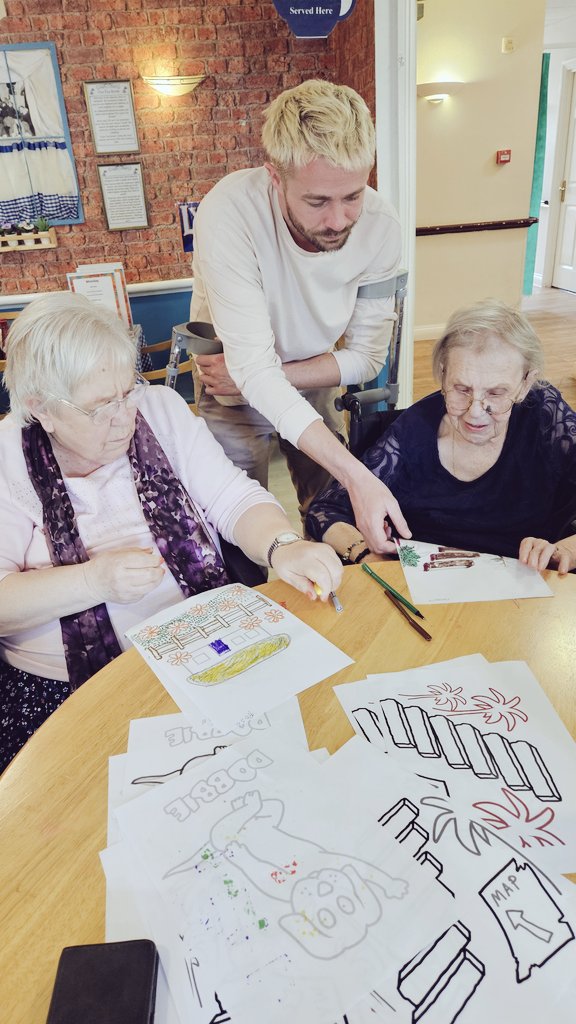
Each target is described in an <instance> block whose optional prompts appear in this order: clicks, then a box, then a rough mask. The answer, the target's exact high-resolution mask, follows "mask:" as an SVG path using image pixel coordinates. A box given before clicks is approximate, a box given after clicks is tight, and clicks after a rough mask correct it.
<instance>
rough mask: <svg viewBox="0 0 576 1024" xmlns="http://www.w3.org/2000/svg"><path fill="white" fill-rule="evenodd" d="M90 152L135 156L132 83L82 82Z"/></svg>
mask: <svg viewBox="0 0 576 1024" xmlns="http://www.w3.org/2000/svg"><path fill="white" fill-rule="evenodd" d="M84 95H85V97H86V106H87V108H88V117H89V119H90V130H91V132H92V138H93V140H94V151H95V152H96V153H97V154H98V155H104V154H106V153H137V152H138V151H139V149H140V143H139V141H138V131H137V128H136V117H135V114H134V96H133V93H132V82H130V81H128V80H126V81H119V82H84Z"/></svg>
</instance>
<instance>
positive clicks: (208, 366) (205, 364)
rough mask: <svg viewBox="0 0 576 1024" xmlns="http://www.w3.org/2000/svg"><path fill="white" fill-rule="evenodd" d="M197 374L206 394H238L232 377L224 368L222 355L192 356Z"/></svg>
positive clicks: (224, 361)
mask: <svg viewBox="0 0 576 1024" xmlns="http://www.w3.org/2000/svg"><path fill="white" fill-rule="evenodd" d="M194 361H195V363H196V366H197V367H198V376H199V377H200V380H201V382H202V385H203V387H204V389H205V391H206V394H207V395H239V394H240V391H239V390H238V388H237V387H236V385H235V383H234V381H233V380H232V377H231V376H230V374H229V373H228V370H227V369H226V360H225V359H224V355H223V354H222V353H219V354H218V355H216V356H194Z"/></svg>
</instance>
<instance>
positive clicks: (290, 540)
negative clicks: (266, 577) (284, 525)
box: [266, 530, 304, 568]
mask: <svg viewBox="0 0 576 1024" xmlns="http://www.w3.org/2000/svg"><path fill="white" fill-rule="evenodd" d="M297 540H304V537H301V536H300V534H299V533H294V532H293V531H292V530H290V531H286V533H279V534H278V536H277V537H276V538H275V540H273V541H272V543H271V545H270V547H269V548H268V554H267V555H266V561H267V562H268V565H269V566H270V568H272V555H273V554H274V552H275V551H276V548H281V547H282V546H283V545H284V544H294V543H295V542H296V541H297Z"/></svg>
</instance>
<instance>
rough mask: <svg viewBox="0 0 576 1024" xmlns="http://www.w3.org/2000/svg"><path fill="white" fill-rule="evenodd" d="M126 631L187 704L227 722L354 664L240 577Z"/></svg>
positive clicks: (264, 708) (169, 687) (220, 722)
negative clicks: (238, 579) (247, 585)
mask: <svg viewBox="0 0 576 1024" xmlns="http://www.w3.org/2000/svg"><path fill="white" fill-rule="evenodd" d="M127 635H128V636H129V638H130V639H131V640H132V642H133V644H134V646H135V647H136V648H137V650H138V651H139V652H140V654H141V655H142V657H143V658H144V659H145V660H146V661H147V662H148V664H149V665H150V667H151V668H152V669H153V670H154V672H155V673H156V675H157V676H158V678H159V679H160V682H161V683H162V684H163V685H164V686H165V687H166V689H167V690H168V692H169V693H170V695H171V696H172V697H173V698H174V700H175V701H176V703H177V704H178V706H179V707H180V709H181V710H182V711H184V712H189V713H191V714H194V712H195V711H197V709H200V710H201V711H202V712H203V713H204V715H206V717H207V718H209V719H211V720H212V721H213V722H214V724H215V725H217V726H218V727H220V728H223V729H228V728H231V727H232V726H233V725H234V723H235V722H238V721H240V719H242V718H243V717H245V716H246V715H248V714H254V715H260V714H262V712H265V711H268V710H269V709H270V708H272V707H274V706H275V705H277V704H280V703H282V701H284V700H287V698H288V697H292V696H294V694H296V693H299V692H300V691H301V690H304V689H306V688H307V687H308V686H312V685H313V684H314V683H317V682H319V680H320V679H325V678H326V677H327V676H330V675H332V674H333V673H334V672H338V671H339V670H340V669H341V668H344V667H345V666H346V665H350V664H351V663H352V659H351V658H349V657H348V656H347V655H346V654H344V653H343V652H342V651H340V650H338V648H337V647H335V646H334V645H333V644H331V643H329V641H328V640H325V639H324V638H323V637H322V636H320V635H319V634H318V633H316V631H315V630H313V629H311V628H310V627H309V626H307V625H305V624H304V623H303V622H302V621H301V620H300V619H298V618H296V616H295V615H291V614H290V612H289V611H287V610H286V609H285V608H283V607H282V606H281V605H279V604H276V602H275V601H271V600H270V599H269V598H268V597H265V596H264V595H263V594H261V593H259V591H257V590H251V589H250V588H249V587H245V586H243V585H242V584H240V583H234V584H229V585H228V586H226V587H220V588H218V589H216V590H209V591H207V592H206V593H204V594H198V595H196V596H195V597H191V598H188V600H186V601H182V602H181V603H180V604H178V605H176V606H174V607H172V608H167V609H165V610H164V611H163V612H160V613H159V614H158V615H155V616H153V617H152V618H150V619H147V620H146V622H142V623H140V624H139V625H138V626H135V627H134V628H133V629H131V630H129V631H128V634H127Z"/></svg>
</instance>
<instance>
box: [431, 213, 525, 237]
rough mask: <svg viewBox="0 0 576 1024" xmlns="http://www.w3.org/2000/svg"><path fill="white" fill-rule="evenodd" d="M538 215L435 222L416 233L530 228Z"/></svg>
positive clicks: (445, 233)
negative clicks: (467, 222)
mask: <svg viewBox="0 0 576 1024" xmlns="http://www.w3.org/2000/svg"><path fill="white" fill-rule="evenodd" d="M538 220H539V218H538V217H519V218H516V219H515V220H479V221H473V222H472V223H469V224H435V225H433V226H430V227H424V228H416V235H417V236H418V235H456V234H460V233H462V232H465V231H507V230H509V229H510V228H529V227H532V224H537V223H538Z"/></svg>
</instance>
